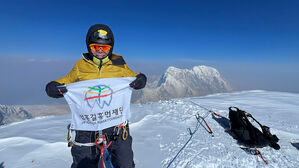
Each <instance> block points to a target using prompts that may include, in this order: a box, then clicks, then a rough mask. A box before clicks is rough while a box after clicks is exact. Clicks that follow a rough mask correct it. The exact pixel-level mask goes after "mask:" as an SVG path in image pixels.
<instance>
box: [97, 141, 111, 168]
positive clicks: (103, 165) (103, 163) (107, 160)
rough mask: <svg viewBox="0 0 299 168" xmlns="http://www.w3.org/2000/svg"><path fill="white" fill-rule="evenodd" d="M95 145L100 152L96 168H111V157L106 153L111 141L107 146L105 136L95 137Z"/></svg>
mask: <svg viewBox="0 0 299 168" xmlns="http://www.w3.org/2000/svg"><path fill="white" fill-rule="evenodd" d="M94 143H95V145H96V146H97V147H98V148H99V150H100V152H101V156H100V161H99V164H98V168H113V165H112V162H111V155H110V153H109V152H108V148H109V146H110V145H111V143H112V141H110V142H109V143H108V144H107V139H106V136H105V135H102V137H101V138H100V137H97V139H96V140H95V142H94Z"/></svg>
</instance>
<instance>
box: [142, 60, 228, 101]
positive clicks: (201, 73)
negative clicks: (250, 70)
mask: <svg viewBox="0 0 299 168" xmlns="http://www.w3.org/2000/svg"><path fill="white" fill-rule="evenodd" d="M154 83H155V82H154ZM231 90H232V89H231V87H230V86H229V84H228V83H227V82H226V81H225V80H224V79H223V78H222V77H221V75H220V73H219V72H218V71H217V69H215V68H213V67H209V66H204V65H200V66H194V67H193V68H191V69H180V68H176V67H174V66H170V67H168V68H167V70H166V71H165V73H164V74H163V75H162V76H161V77H160V79H159V80H158V81H156V83H155V85H154V87H153V88H145V89H144V90H143V95H142V98H139V99H138V102H147V101H157V100H165V99H171V98H179V97H193V96H203V95H207V94H213V93H221V92H228V91H231Z"/></svg>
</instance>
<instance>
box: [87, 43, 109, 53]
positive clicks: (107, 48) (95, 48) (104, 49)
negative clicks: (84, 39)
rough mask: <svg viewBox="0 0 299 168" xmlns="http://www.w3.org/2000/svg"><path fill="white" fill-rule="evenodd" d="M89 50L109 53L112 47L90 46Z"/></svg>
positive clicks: (103, 45) (102, 45)
mask: <svg viewBox="0 0 299 168" xmlns="http://www.w3.org/2000/svg"><path fill="white" fill-rule="evenodd" d="M89 48H90V49H91V50H93V51H99V50H100V48H101V49H102V50H103V51H104V52H108V51H109V50H110V49H111V48H112V46H111V45H106V44H89Z"/></svg>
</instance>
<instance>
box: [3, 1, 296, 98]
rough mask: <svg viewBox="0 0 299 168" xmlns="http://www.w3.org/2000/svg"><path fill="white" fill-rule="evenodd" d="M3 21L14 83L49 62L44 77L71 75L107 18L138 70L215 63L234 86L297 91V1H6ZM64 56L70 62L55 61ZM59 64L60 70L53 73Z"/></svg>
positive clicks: (119, 49)
mask: <svg viewBox="0 0 299 168" xmlns="http://www.w3.org/2000/svg"><path fill="white" fill-rule="evenodd" d="M0 21H1V25H2V26H1V27H0V37H1V38H0V51H1V52H0V59H1V61H2V64H3V65H4V66H1V67H0V72H1V73H0V75H1V76H2V77H3V76H4V77H7V78H9V79H12V81H18V78H20V76H22V77H24V75H27V76H28V77H27V79H32V81H36V80H37V79H35V78H34V76H33V75H32V74H31V73H32V72H33V71H34V72H35V71H39V70H40V69H38V68H40V67H47V68H48V69H45V70H44V71H45V72H43V73H44V74H37V76H40V78H43V79H42V80H41V81H43V82H46V81H50V80H54V79H55V78H57V77H61V75H65V74H66V73H67V72H68V71H69V69H71V68H72V65H73V63H74V62H75V61H76V60H77V59H80V58H81V55H80V54H81V53H82V52H86V46H85V35H86V32H87V30H88V28H89V26H91V25H93V24H97V23H103V24H107V25H109V26H110V27H111V29H112V30H113V32H114V35H115V48H114V52H115V53H118V54H120V55H123V56H124V57H125V59H126V60H127V63H128V64H129V66H130V67H132V68H133V70H135V71H137V72H140V71H142V72H146V73H149V74H150V73H152V74H162V73H163V71H164V70H165V69H166V68H167V67H168V66H170V65H175V66H177V67H180V68H189V67H192V66H194V65H209V66H213V67H215V68H216V69H218V70H219V71H220V73H221V74H222V75H223V76H224V78H226V79H227V80H228V81H229V82H230V83H231V84H232V85H233V88H235V89H236V90H248V89H265V90H267V89H268V90H277V91H289V92H299V87H298V86H299V79H298V77H296V76H298V75H297V74H298V73H299V70H298V68H297V67H298V66H299V47H298V46H299V1H297V0H287V1H277V0H242V1H240V0H225V1H224V0H210V1H201V0H198V1H188V0H185V1H174V0H171V1H158V0H153V1H140V0H139V1H123V0H114V1H90V0H85V1H83V0H81V1H79V0H73V1H62V0H60V1H55V0H43V1H38V0H26V1H22V0H20V1H15V0H10V1H8V0H3V1H1V6H0ZM26 60H27V61H28V62H26V63H25V62H24V61H26ZM33 60H34V61H33ZM59 60H60V61H62V60H63V61H66V62H67V63H66V64H59V65H61V67H57V65H58V64H57V62H55V61H59ZM68 60H69V61H68ZM7 61H8V62H7ZM6 62H7V63H6ZM30 62H31V63H32V64H31V65H29V63H30ZM37 64H38V65H39V66H36V65H37ZM45 64H47V65H46V66H43V65H45ZM8 65H12V66H8ZM148 65H151V66H150V67H149V66H148ZM64 66H65V67H64ZM4 67H6V69H4ZM28 67H30V68H28ZM53 67H55V69H60V70H61V73H56V74H57V76H55V75H53V76H51V75H50V74H51V73H52V72H51V70H53ZM157 67H159V68H157ZM23 69H27V70H28V69H32V71H28V72H26V74H23V73H24V71H22V70H23ZM154 71H155V72H154ZM7 72H11V73H7ZM12 72H14V73H12ZM55 72H56V71H55ZM40 73H41V72H40ZM45 74H47V75H45ZM48 75H50V76H51V77H52V78H53V79H52V78H51V79H49V78H50V77H48ZM59 75H60V76H59ZM286 81H287V82H286ZM290 81H291V82H290ZM39 84H40V85H41V86H40V88H43V87H44V83H39ZM285 84H287V86H286V85H285ZM24 85H25V84H24ZM27 85H32V84H30V83H28V84H27ZM27 85H26V86H27ZM0 86H1V87H2V88H4V89H6V90H10V87H11V85H9V84H3V83H2V84H1V85H0ZM24 94H25V93H24ZM37 97H38V96H37ZM1 101H2V99H1V100H0V104H2V103H1Z"/></svg>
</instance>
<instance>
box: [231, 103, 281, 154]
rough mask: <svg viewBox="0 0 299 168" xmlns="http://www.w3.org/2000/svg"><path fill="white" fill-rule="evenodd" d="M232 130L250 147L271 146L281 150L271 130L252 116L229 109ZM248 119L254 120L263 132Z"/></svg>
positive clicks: (233, 108) (238, 110)
mask: <svg viewBox="0 0 299 168" xmlns="http://www.w3.org/2000/svg"><path fill="white" fill-rule="evenodd" d="M228 109H229V120H230V129H231V131H232V132H233V133H234V134H235V135H236V136H237V139H238V140H239V141H240V142H241V143H243V144H244V145H246V146H248V147H265V146H268V145H269V146H270V147H272V148H274V149H276V150H279V149H280V146H279V145H278V144H277V142H278V141H279V139H278V138H277V136H276V135H272V134H271V133H270V128H269V127H267V126H265V125H261V124H260V123H259V122H258V121H257V120H256V119H255V118H253V117H252V116H251V114H249V113H247V112H245V111H243V110H240V109H238V108H237V107H229V108H228ZM248 117H250V118H252V119H253V120H254V121H255V122H256V123H257V124H258V125H259V126H260V127H261V129H262V132H261V131H260V130H259V129H257V128H256V127H255V126H253V125H252V124H251V122H250V121H249V120H248Z"/></svg>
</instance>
